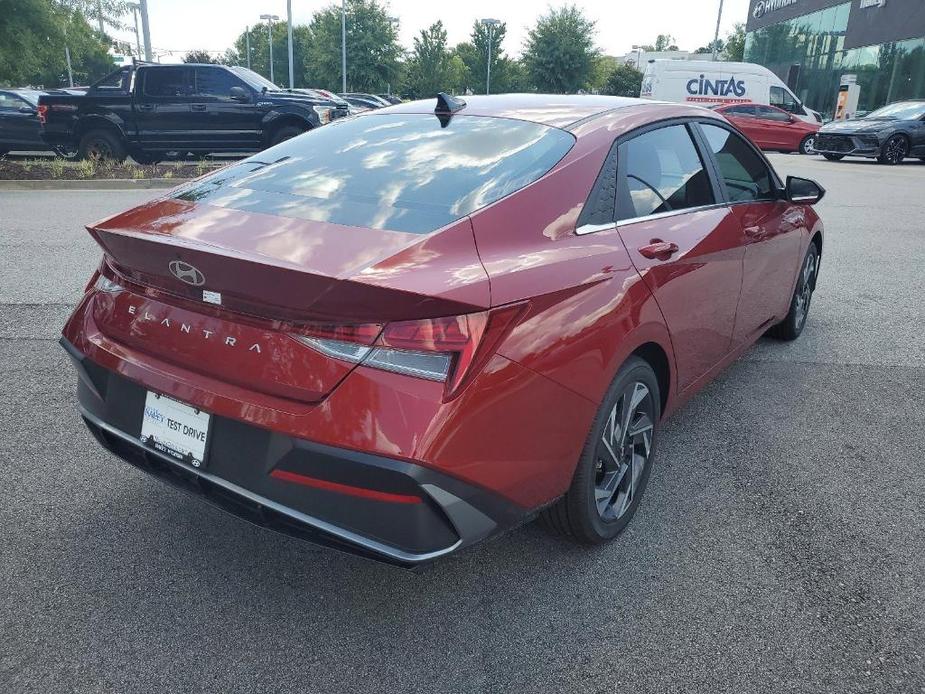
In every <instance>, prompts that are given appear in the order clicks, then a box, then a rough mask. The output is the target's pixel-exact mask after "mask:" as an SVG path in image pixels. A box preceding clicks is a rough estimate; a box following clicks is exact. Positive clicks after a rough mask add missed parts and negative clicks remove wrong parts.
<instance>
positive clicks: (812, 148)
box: [800, 135, 816, 154]
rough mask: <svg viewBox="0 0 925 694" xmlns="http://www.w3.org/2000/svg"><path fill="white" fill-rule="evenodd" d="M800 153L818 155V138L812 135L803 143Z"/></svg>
mask: <svg viewBox="0 0 925 694" xmlns="http://www.w3.org/2000/svg"><path fill="white" fill-rule="evenodd" d="M800 151H801V152H802V153H803V154H815V153H816V138H815V137H814V136H813V135H810V136H809V137H807V138H806V139H804V140H803V143H802V144H801V145H800Z"/></svg>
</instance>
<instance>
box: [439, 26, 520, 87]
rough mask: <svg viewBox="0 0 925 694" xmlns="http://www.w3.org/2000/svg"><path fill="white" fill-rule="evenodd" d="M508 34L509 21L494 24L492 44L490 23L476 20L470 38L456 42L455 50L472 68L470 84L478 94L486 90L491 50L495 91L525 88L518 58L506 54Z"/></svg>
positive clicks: (467, 66) (469, 75) (469, 69)
mask: <svg viewBox="0 0 925 694" xmlns="http://www.w3.org/2000/svg"><path fill="white" fill-rule="evenodd" d="M506 36H507V24H505V23H504V22H501V23H500V24H498V25H496V26H493V27H491V42H490V46H489V40H488V37H489V32H488V27H487V26H486V25H484V24H482V23H481V22H479V21H475V22H473V24H472V33H471V34H470V37H469V41H464V42H463V43H460V44H457V45H456V48H455V53H456V55H458V56H459V58H460V60H462V62H463V63H465V65H466V68H467V69H468V77H469V83H468V85H467V86H468V87H469V89H471V90H472V91H473V92H475V93H476V94H484V93H485V91H486V82H485V81H486V79H487V77H488V71H487V68H488V55H489V52H490V53H491V92H492V93H493V94H501V93H504V92H511V91H516V90H518V89H521V88H522V85H521V80H520V77H521V71H520V70H518V69H517V66H516V61H514V60H512V59H511V58H509V57H508V56H506V55H505V54H504V48H502V44H503V43H504V38H505V37H506ZM489 49H490V50H489Z"/></svg>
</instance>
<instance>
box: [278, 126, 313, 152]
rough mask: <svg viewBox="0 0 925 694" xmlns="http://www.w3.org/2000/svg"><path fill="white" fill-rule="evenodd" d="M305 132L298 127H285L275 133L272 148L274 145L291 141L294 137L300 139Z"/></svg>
mask: <svg viewBox="0 0 925 694" xmlns="http://www.w3.org/2000/svg"><path fill="white" fill-rule="evenodd" d="M304 132H305V128H302V127H299V126H298V125H284V126H283V127H282V128H280V129H279V130H277V131H276V132H275V133H273V137H271V138H270V146H271V147H272V146H273V145H278V144H279V143H280V142H285V141H286V140H291V139H292V138H293V137H298V136H299V135H301V134H302V133H304Z"/></svg>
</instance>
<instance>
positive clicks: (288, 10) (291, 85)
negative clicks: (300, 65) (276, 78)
mask: <svg viewBox="0 0 925 694" xmlns="http://www.w3.org/2000/svg"><path fill="white" fill-rule="evenodd" d="M286 21H287V22H288V23H289V88H290V89H295V71H294V67H293V64H292V0H286ZM271 81H272V80H271Z"/></svg>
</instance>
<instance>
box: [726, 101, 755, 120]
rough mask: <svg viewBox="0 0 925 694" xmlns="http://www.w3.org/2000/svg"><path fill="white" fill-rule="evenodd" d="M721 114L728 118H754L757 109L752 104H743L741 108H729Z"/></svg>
mask: <svg viewBox="0 0 925 694" xmlns="http://www.w3.org/2000/svg"><path fill="white" fill-rule="evenodd" d="M721 113H724V114H725V115H727V116H739V117H740V118H741V117H742V116H746V117H748V116H754V115H755V107H754V106H752V105H751V104H742V105H741V106H730V107H729V108H727V109H724V110H723V111H721Z"/></svg>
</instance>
